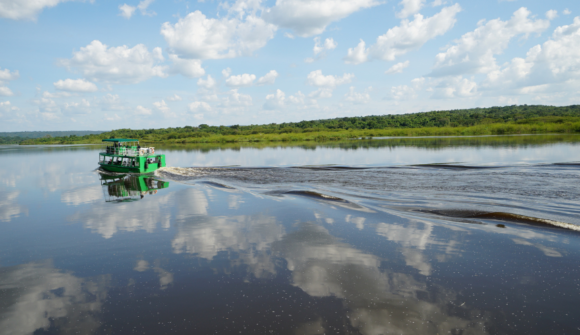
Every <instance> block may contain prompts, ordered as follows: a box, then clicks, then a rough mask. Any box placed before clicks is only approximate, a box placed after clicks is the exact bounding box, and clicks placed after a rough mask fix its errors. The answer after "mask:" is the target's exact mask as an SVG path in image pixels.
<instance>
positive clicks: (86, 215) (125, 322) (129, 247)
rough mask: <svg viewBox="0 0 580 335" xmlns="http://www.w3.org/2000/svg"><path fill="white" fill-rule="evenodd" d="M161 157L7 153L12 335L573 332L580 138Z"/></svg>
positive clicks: (46, 150) (1, 152) (4, 259)
mask: <svg viewBox="0 0 580 335" xmlns="http://www.w3.org/2000/svg"><path fill="white" fill-rule="evenodd" d="M157 149H158V150H159V151H160V152H162V153H165V154H166V156H167V161H168V164H169V165H170V166H171V167H169V168H165V169H162V170H160V171H158V172H157V173H156V174H155V176H151V177H148V178H142V179H141V180H139V179H138V178H135V177H130V176H119V175H113V176H111V175H107V174H104V175H102V174H99V173H98V171H95V168H96V165H97V164H96V162H97V158H98V151H99V148H98V147H95V146H68V147H15V146H4V147H0V157H2V158H3V161H4V162H5V163H6V164H4V165H3V166H2V168H0V334H69V333H82V334H93V333H94V334H132V333H135V334H165V333H172V334H213V333H221V334H230V333H231V334H239V333H246V334H323V333H325V334H546V333H550V334H568V333H577V332H578V329H579V327H580V323H579V322H578V320H580V312H578V311H577V310H578V309H577V307H576V305H577V302H578V301H579V299H580V279H579V276H578V272H579V270H580V269H579V266H578V264H580V263H579V261H580V238H579V232H578V230H579V229H578V227H580V219H579V218H580V215H579V214H580V203H579V201H578V199H580V191H579V187H578V186H580V183H579V177H580V163H578V162H580V150H579V149H580V138H578V137H574V136H515V137H474V138H425V139H422V138H415V139H386V140H373V141H361V142H345V143H332V144H326V145H320V146H313V145H311V144H303V145H300V146H295V147H293V146H278V147H263V146H260V147H236V146H233V147H215V146H205V147H185V148H183V147H166V148H157ZM147 189H149V191H147Z"/></svg>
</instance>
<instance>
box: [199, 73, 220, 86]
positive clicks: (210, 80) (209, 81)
mask: <svg viewBox="0 0 580 335" xmlns="http://www.w3.org/2000/svg"><path fill="white" fill-rule="evenodd" d="M216 85H217V81H215V79H213V78H212V76H211V75H209V74H208V75H207V79H203V78H199V79H198V80H197V86H200V87H203V88H205V89H208V90H211V89H213V88H215V87H216Z"/></svg>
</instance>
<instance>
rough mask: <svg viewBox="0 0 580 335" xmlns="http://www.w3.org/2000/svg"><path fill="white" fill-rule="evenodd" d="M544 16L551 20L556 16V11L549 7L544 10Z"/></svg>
mask: <svg viewBox="0 0 580 335" xmlns="http://www.w3.org/2000/svg"><path fill="white" fill-rule="evenodd" d="M546 17H547V18H548V20H553V19H555V18H557V17H558V11H557V10H554V9H550V10H549V11H547V12H546Z"/></svg>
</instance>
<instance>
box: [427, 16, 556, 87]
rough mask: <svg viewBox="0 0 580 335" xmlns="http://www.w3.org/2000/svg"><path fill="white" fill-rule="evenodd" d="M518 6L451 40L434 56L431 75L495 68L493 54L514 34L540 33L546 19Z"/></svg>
mask: <svg viewBox="0 0 580 335" xmlns="http://www.w3.org/2000/svg"><path fill="white" fill-rule="evenodd" d="M530 14H531V12H530V11H529V10H527V9H526V8H524V7H522V8H520V9H518V10H517V11H516V12H515V13H514V14H513V16H512V17H511V18H510V19H509V20H508V21H502V20H500V19H495V20H491V21H488V22H485V21H480V22H479V24H478V27H477V28H476V29H475V30H474V31H472V32H468V33H466V34H464V35H463V36H461V38H459V39H457V40H456V41H454V43H453V45H451V46H450V47H449V48H447V50H446V51H445V52H442V53H439V54H438V55H437V56H436V63H435V69H434V71H433V73H432V75H433V76H442V75H460V74H467V73H488V72H490V71H493V70H496V69H497V67H498V66H497V64H496V60H495V57H494V56H495V55H497V54H500V53H502V52H503V51H504V50H505V49H506V48H507V47H508V44H509V42H510V40H511V39H512V38H514V37H516V36H518V35H524V36H527V35H529V34H531V33H541V32H542V31H544V30H546V29H547V28H548V27H549V26H550V22H549V21H548V20H542V19H535V20H533V19H531V18H530Z"/></svg>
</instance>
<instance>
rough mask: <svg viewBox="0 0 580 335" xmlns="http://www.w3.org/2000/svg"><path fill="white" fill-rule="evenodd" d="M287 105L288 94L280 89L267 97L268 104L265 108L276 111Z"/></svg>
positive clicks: (265, 104) (266, 103)
mask: <svg viewBox="0 0 580 335" xmlns="http://www.w3.org/2000/svg"><path fill="white" fill-rule="evenodd" d="M285 104H286V94H285V93H284V92H282V91H281V90H280V89H277V90H276V93H274V94H268V95H266V102H265V103H264V106H263V108H264V109H266V110H275V109H280V108H282V107H284V105H285Z"/></svg>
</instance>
